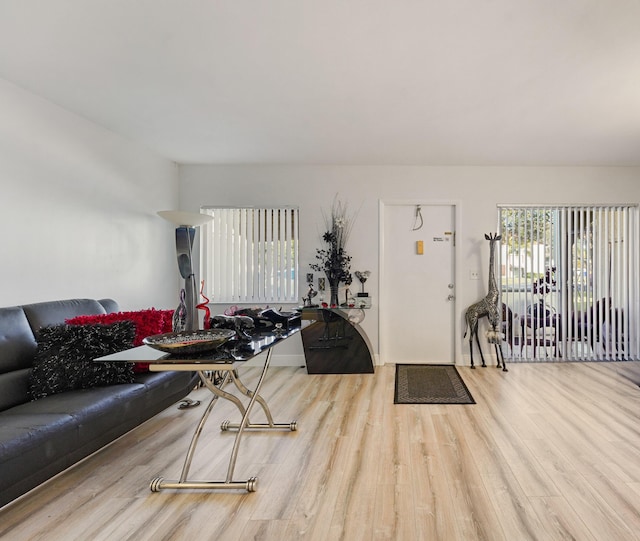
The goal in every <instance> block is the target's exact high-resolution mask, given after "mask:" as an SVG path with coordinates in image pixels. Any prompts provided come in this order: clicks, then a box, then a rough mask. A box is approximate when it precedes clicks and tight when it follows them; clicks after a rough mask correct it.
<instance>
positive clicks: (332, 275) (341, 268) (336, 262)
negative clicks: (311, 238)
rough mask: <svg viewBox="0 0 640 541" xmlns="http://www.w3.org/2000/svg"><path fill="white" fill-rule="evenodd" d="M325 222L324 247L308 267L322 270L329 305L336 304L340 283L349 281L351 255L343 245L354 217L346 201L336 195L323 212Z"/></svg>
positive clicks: (347, 237) (333, 305)
mask: <svg viewBox="0 0 640 541" xmlns="http://www.w3.org/2000/svg"><path fill="white" fill-rule="evenodd" d="M323 217H324V222H325V227H326V230H325V233H324V234H323V235H322V240H323V241H324V242H325V243H326V248H318V249H317V250H316V259H317V262H316V263H312V264H311V265H310V267H311V268H312V269H313V270H316V271H321V272H324V273H325V275H326V277H327V281H328V282H329V289H330V292H331V298H330V302H329V306H330V307H336V306H338V304H339V302H338V288H339V287H340V283H342V282H344V283H346V284H350V283H351V280H352V278H351V257H350V256H349V255H348V254H347V252H346V249H345V246H346V244H347V240H348V239H349V234H350V233H351V228H352V227H353V220H354V217H353V216H352V215H350V213H349V210H348V206H347V204H346V203H342V202H341V201H339V200H338V198H337V196H336V197H334V199H333V204H332V205H331V214H330V216H327V215H325V214H324V213H323Z"/></svg>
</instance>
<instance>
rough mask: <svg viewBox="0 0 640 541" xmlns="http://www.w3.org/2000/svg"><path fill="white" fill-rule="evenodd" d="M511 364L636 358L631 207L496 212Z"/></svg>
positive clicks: (521, 208)
mask: <svg viewBox="0 0 640 541" xmlns="http://www.w3.org/2000/svg"><path fill="white" fill-rule="evenodd" d="M499 214H500V218H499V227H500V232H501V234H502V242H501V250H500V272H499V274H500V291H501V301H502V313H503V331H504V334H505V340H506V342H507V345H508V346H509V348H508V349H509V351H510V357H511V358H512V360H518V359H522V360H573V361H575V360H624V359H638V358H639V351H640V349H639V336H640V332H639V326H638V314H639V295H640V291H639V289H640V288H639V279H638V271H639V270H640V266H639V250H638V239H639V231H638V209H637V206H636V205H586V206H535V207H534V206H500V207H499Z"/></svg>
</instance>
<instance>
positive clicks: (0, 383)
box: [0, 299, 197, 506]
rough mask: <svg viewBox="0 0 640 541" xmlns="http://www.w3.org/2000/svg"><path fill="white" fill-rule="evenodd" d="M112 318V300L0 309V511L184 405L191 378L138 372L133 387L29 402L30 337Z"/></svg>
mask: <svg viewBox="0 0 640 541" xmlns="http://www.w3.org/2000/svg"><path fill="white" fill-rule="evenodd" d="M117 311H118V305H117V303H116V302H115V301H113V300H111V299H103V300H100V301H98V300H93V299H69V300H61V301H51V302H42V303H35V304H28V305H24V306H13V307H7V308H0V506H4V505H5V504H7V503H9V502H11V501H13V500H14V499H16V498H18V497H19V496H21V495H23V494H25V493H26V492H28V491H29V490H31V489H32V488H34V487H36V486H38V485H39V484H41V483H43V482H44V481H46V480H47V479H49V478H51V477H53V476H54V475H56V474H58V473H60V472H61V471H63V470H65V469H66V468H68V467H69V466H72V465H73V464H75V463H76V462H78V461H79V460H81V459H83V458H85V457H86V456H88V455H90V454H91V453H93V452H95V451H97V450H99V449H100V448H101V447H103V446H105V445H106V444H108V443H110V442H111V441H113V440H115V439H116V438H118V437H119V436H121V435H123V434H124V433H126V432H128V431H129V430H131V429H132V428H135V427H136V426H138V425H139V424H141V423H143V422H144V421H146V420H148V419H149V418H151V417H152V416H154V415H156V414H157V413H159V412H161V411H162V410H164V409H165V408H167V407H169V406H170V405H172V404H174V403H175V402H177V401H179V400H181V399H182V398H184V397H185V396H186V395H187V394H188V393H189V392H190V391H191V390H192V389H193V388H194V386H195V384H196V380H197V378H196V377H195V375H194V374H193V373H190V372H145V373H137V374H135V375H134V376H133V378H134V382H133V383H124V384H118V385H107V386H99V387H94V388H89V389H79V390H71V391H65V392H61V393H58V394H52V395H49V396H46V397H44V398H39V399H37V400H32V399H31V395H30V392H29V374H30V370H31V367H32V364H33V360H34V358H35V355H36V350H37V342H36V336H37V331H38V330H39V329H40V328H41V327H45V326H51V325H57V324H62V323H65V321H66V320H67V319H70V318H73V317H76V316H80V315H95V314H107V313H112V312H117Z"/></svg>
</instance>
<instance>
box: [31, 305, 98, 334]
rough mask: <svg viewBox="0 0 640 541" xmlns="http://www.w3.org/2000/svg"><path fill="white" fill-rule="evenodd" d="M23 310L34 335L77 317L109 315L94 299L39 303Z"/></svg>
mask: <svg viewBox="0 0 640 541" xmlns="http://www.w3.org/2000/svg"><path fill="white" fill-rule="evenodd" d="M22 308H23V310H24V313H25V314H26V315H27V319H28V320H29V325H31V329H32V330H33V332H34V334H35V333H36V332H37V331H38V330H39V329H41V328H42V327H48V326H50V325H59V324H61V323H64V322H65V320H67V319H70V318H72V317H75V316H80V315H83V314H106V313H107V311H106V310H105V308H104V306H102V304H100V303H99V302H98V301H96V300H94V299H67V300H63V301H48V302H38V303H35V304H25V305H24V306H23V307H22Z"/></svg>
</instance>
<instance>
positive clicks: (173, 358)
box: [96, 327, 300, 492]
mask: <svg viewBox="0 0 640 541" xmlns="http://www.w3.org/2000/svg"><path fill="white" fill-rule="evenodd" d="M299 331H300V327H292V328H289V329H276V330H274V331H269V332H260V333H256V334H253V335H251V340H243V341H229V342H227V343H225V344H224V345H222V346H220V347H219V348H217V349H215V350H213V351H210V352H206V353H198V354H190V355H174V354H168V353H164V352H162V351H158V350H157V349H154V348H152V347H150V346H146V345H144V346H139V347H136V348H132V349H128V350H126V351H121V352H120V353H114V354H113V355H107V356H105V357H100V358H99V359H96V361H97V362H101V361H110V362H113V361H122V362H145V363H149V370H150V371H152V372H158V371H168V370H181V371H190V372H194V371H195V372H197V373H198V376H199V377H200V380H201V381H202V383H203V385H204V386H205V387H206V388H207V389H209V391H211V393H212V394H213V396H212V398H211V400H210V402H209V404H208V405H207V407H206V408H205V411H204V413H203V414H202V417H201V418H200V421H199V422H198V424H197V426H196V429H195V431H194V434H193V436H192V438H191V443H190V444H189V448H188V449H187V453H186V456H185V460H184V465H183V467H182V473H181V474H180V478H179V479H178V480H177V481H167V480H165V479H164V478H163V477H157V478H155V479H153V480H152V481H151V484H150V489H151V491H152V492H158V491H160V490H163V489H214V490H215V489H222V490H229V489H232V490H233V489H235V490H237V489H243V490H246V491H247V492H255V490H256V486H257V478H256V477H250V478H249V479H247V480H246V481H237V480H235V479H234V469H235V465H236V459H237V456H238V450H239V448H240V442H241V440H242V436H243V434H244V433H245V431H247V430H276V431H282V430H286V431H291V432H292V431H295V430H297V422H296V421H291V422H289V423H275V422H274V421H273V416H272V415H271V411H270V409H269V406H268V405H267V402H266V400H265V399H264V398H263V397H262V396H260V389H261V387H262V384H263V383H264V380H265V377H266V375H267V370H268V369H269V364H270V362H271V355H272V353H273V348H274V346H276V345H278V344H279V343H280V342H282V341H283V340H286V339H287V338H289V337H291V336H293V335H295V334H297V333H298V332H299ZM262 353H264V354H265V355H264V363H263V365H262V371H261V373H260V377H259V378H258V383H257V384H256V387H255V389H253V390H251V389H249V388H248V387H247V386H246V385H245V384H244V383H243V382H242V381H241V379H240V377H239V375H238V371H237V367H238V363H242V362H246V361H248V360H250V359H253V358H254V357H256V356H258V355H260V354H262ZM212 372H221V373H223V376H222V381H221V382H220V383H218V385H216V384H214V381H212V379H211V377H210V374H211V373H212ZM229 383H233V386H232V387H231V389H233V390H234V391H236V393H235V394H234V393H232V392H230V391H228V390H225V388H226V387H227V386H228V385H227V384H229ZM240 397H244V398H245V399H246V398H248V399H249V401H248V403H247V405H246V406H245V405H244V403H243V402H242V400H240ZM219 398H223V399H225V400H229V401H230V402H232V403H233V404H234V405H235V406H236V407H237V408H238V410H239V412H240V415H241V420H240V422H239V423H232V422H230V421H223V423H222V425H221V427H220V428H221V430H222V431H228V430H234V431H237V432H236V436H235V440H234V442H233V448H232V450H231V456H230V458H229V466H228V468H227V475H226V477H225V479H224V480H223V481H194V480H189V469H190V467H191V460H192V459H193V455H194V453H195V450H196V446H197V444H198V438H199V437H200V434H201V433H202V430H203V428H204V425H205V424H206V422H207V419H208V418H209V414H210V413H211V410H212V409H213V406H214V405H215V404H216V402H217V400H218V399H219ZM256 402H257V403H258V404H259V405H260V407H261V408H262V410H263V412H264V414H265V417H266V420H267V422H266V423H252V422H251V421H250V419H249V415H250V414H251V411H252V409H253V407H254V405H255V403H256Z"/></svg>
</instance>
